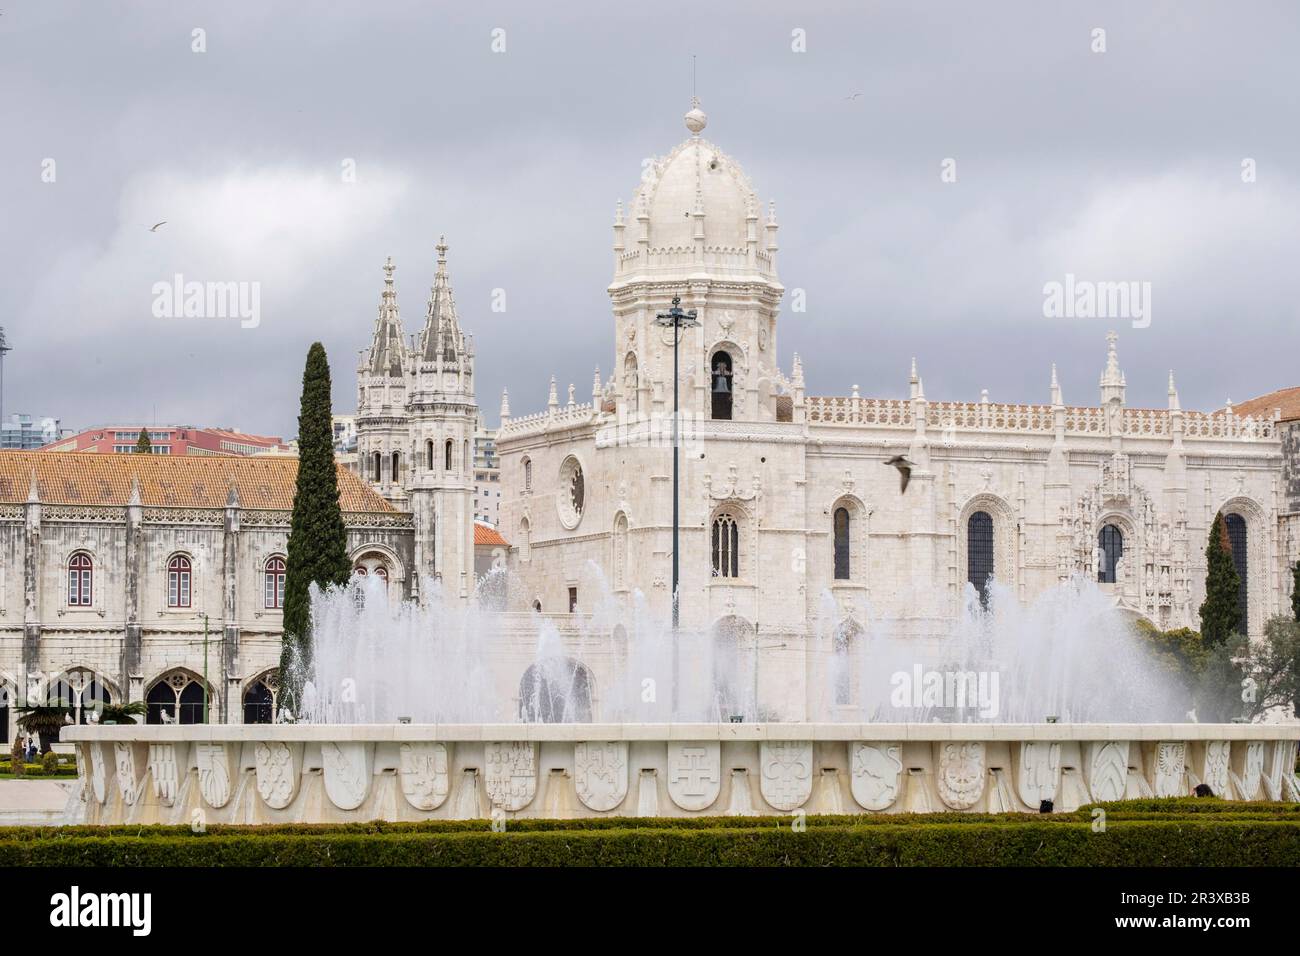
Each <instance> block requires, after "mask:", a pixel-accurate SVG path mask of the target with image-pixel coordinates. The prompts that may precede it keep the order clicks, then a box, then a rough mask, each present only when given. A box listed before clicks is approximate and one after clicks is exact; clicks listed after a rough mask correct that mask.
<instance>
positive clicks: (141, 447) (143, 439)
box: [135, 428, 153, 455]
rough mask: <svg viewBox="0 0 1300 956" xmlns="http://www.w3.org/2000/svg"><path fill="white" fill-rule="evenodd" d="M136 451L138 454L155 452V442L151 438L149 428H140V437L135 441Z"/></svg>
mask: <svg viewBox="0 0 1300 956" xmlns="http://www.w3.org/2000/svg"><path fill="white" fill-rule="evenodd" d="M135 453H136V454H137V455H151V454H153V442H151V441H150V440H149V430H148V429H147V428H142V429H140V437H139V438H137V439H136V442H135Z"/></svg>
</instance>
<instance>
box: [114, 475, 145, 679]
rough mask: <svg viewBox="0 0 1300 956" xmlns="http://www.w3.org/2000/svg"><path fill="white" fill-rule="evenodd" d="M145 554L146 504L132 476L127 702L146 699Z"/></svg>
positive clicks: (126, 574)
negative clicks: (142, 663)
mask: <svg viewBox="0 0 1300 956" xmlns="http://www.w3.org/2000/svg"><path fill="white" fill-rule="evenodd" d="M143 554H144V508H143V507H142V506H141V504H140V486H139V484H138V483H137V482H136V481H135V480H134V479H132V481H131V498H130V500H129V501H128V502H127V505H126V554H125V557H124V559H123V562H122V570H123V579H124V581H125V587H126V595H125V596H126V605H125V612H126V613H125V619H126V633H125V635H124V640H123V644H122V665H121V666H122V673H121V678H120V684H119V686H120V687H121V688H122V690H123V691H124V692H125V693H126V698H127V702H128V703H129V702H134V701H138V700H143V699H144V674H143V673H142V672H141V670H140V655H141V646H142V644H143V637H142V634H141V625H140V575H141V572H142V564H143Z"/></svg>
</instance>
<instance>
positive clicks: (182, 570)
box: [167, 554, 191, 607]
mask: <svg viewBox="0 0 1300 956" xmlns="http://www.w3.org/2000/svg"><path fill="white" fill-rule="evenodd" d="M190 571H191V567H190V559H189V558H187V557H184V556H183V555H179V554H178V555H177V556H176V557H174V558H172V559H171V561H169V562H168V563H167V606H168V607H189V606H190Z"/></svg>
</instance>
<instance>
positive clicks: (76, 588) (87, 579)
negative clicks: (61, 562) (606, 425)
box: [68, 551, 95, 607]
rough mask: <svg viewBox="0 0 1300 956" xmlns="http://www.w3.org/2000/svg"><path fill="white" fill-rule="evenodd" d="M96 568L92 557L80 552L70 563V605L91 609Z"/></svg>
mask: <svg viewBox="0 0 1300 956" xmlns="http://www.w3.org/2000/svg"><path fill="white" fill-rule="evenodd" d="M94 578H95V573H94V567H93V565H92V564H91V561H90V555H88V554H86V553H85V552H84V551H78V552H77V553H76V554H74V555H73V556H72V558H71V559H70V560H69V561H68V605H69V606H70V607H90V605H91V599H92V597H91V596H92V595H93V594H94Z"/></svg>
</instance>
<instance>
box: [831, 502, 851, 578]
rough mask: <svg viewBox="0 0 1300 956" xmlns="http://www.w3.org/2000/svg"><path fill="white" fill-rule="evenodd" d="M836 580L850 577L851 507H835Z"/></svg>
mask: <svg viewBox="0 0 1300 956" xmlns="http://www.w3.org/2000/svg"><path fill="white" fill-rule="evenodd" d="M834 524H835V580H836V581H847V580H848V579H849V509H848V508H836V509H835V522H834Z"/></svg>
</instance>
